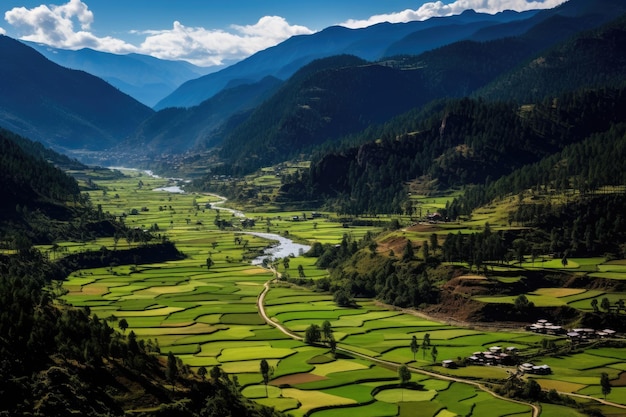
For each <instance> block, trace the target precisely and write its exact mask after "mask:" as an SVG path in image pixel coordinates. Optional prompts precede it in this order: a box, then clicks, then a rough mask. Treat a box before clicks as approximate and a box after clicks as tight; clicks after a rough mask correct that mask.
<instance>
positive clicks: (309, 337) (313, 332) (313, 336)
mask: <svg viewBox="0 0 626 417" xmlns="http://www.w3.org/2000/svg"><path fill="white" fill-rule="evenodd" d="M321 337H322V333H321V332H320V326H318V325H317V324H311V325H310V326H309V327H307V329H306V331H305V332H304V343H309V344H313V343H316V342H319V341H320V339H321Z"/></svg>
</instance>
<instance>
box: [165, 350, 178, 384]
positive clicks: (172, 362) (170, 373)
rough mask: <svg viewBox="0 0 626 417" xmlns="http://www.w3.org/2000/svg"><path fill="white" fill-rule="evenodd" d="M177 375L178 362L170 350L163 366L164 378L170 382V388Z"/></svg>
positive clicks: (174, 382)
mask: <svg viewBox="0 0 626 417" xmlns="http://www.w3.org/2000/svg"><path fill="white" fill-rule="evenodd" d="M177 377H178V363H177V362H176V357H175V356H174V354H173V353H172V352H171V351H170V352H169V353H168V354H167V368H165V378H166V379H167V380H168V381H169V382H170V384H172V389H174V387H175V386H176V378H177Z"/></svg>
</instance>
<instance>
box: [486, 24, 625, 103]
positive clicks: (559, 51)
mask: <svg viewBox="0 0 626 417" xmlns="http://www.w3.org/2000/svg"><path fill="white" fill-rule="evenodd" d="M625 50H626V15H622V16H621V17H620V18H618V19H617V20H615V21H613V22H611V23H609V24H607V25H605V26H602V27H601V28H599V29H596V30H593V31H589V32H584V33H582V34H580V35H578V36H576V37H574V38H572V39H571V40H569V41H566V42H564V43H561V44H559V45H557V46H555V47H553V48H551V49H548V50H547V51H545V52H543V53H541V54H539V55H537V56H536V57H534V59H532V60H531V61H529V62H527V63H525V64H524V65H522V66H520V68H518V69H517V70H515V71H512V72H511V73H509V74H506V75H504V76H502V77H501V78H500V79H499V80H497V81H496V82H494V83H492V84H490V85H488V86H486V87H485V88H483V89H481V90H479V91H477V92H476V95H477V96H480V97H484V98H486V99H490V100H494V99H499V100H515V101H517V102H520V103H524V102H529V101H536V100H541V99H543V98H544V97H545V96H547V95H558V94H561V93H563V92H566V91H570V90H571V89H572V86H576V87H577V88H584V87H586V88H598V87H603V86H620V85H623V83H624V82H625V81H626V80H625V79H624V69H625V68H626V54H625V53H624V51H625Z"/></svg>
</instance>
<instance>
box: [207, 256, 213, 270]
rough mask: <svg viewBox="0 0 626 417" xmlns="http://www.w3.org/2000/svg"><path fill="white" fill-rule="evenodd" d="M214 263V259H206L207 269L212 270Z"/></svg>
mask: <svg viewBox="0 0 626 417" xmlns="http://www.w3.org/2000/svg"><path fill="white" fill-rule="evenodd" d="M214 263H215V262H213V259H211V257H210V256H209V257H208V258H206V269H210V268H211V267H212V266H213V264H214Z"/></svg>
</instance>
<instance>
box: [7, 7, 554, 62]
mask: <svg viewBox="0 0 626 417" xmlns="http://www.w3.org/2000/svg"><path fill="white" fill-rule="evenodd" d="M51 1H55V3H42V2H41V0H39V1H31V0H21V1H20V0H2V1H1V2H0V13H1V14H0V16H1V17H2V18H3V19H0V34H5V35H7V36H11V37H13V38H16V39H23V40H29V41H34V42H40V43H44V44H48V45H51V46H54V47H57V48H63V49H81V48H92V49H96V50H99V51H105V52H112V53H120V54H124V53H130V52H135V53H143V54H148V55H152V56H155V57H158V58H162V59H175V60H187V61H189V62H192V63H194V64H196V65H202V66H211V65H218V64H221V63H222V62H224V61H230V62H232V61H233V60H240V59H243V58H245V57H247V56H249V55H251V54H253V53H255V52H257V51H260V50H262V49H266V48H268V47H270V46H273V45H276V44H278V43H280V42H282V41H283V40H285V39H287V38H289V37H291V36H293V35H300V34H310V33H314V32H316V31H319V30H321V29H324V28H325V27H328V26H331V25H343V26H347V27H352V28H358V27H365V26H369V25H372V24H375V23H379V22H384V21H389V22H407V21H411V20H424V19H427V18H429V17H434V16H448V15H452V14H459V13H461V12H462V11H464V10H467V9H474V10H476V11H479V12H485V13H496V12H498V11H502V10H506V9H511V10H517V11H522V10H529V9H545V8H552V7H555V6H557V5H558V4H560V3H562V2H563V1H564V0H456V1H455V0H448V1H446V0H444V1H425V0H412V1H411V0H317V1H316V2H303V1H298V0H51Z"/></svg>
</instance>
